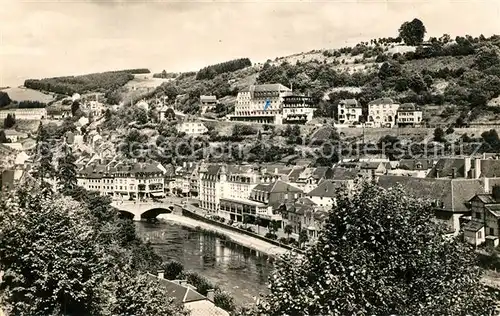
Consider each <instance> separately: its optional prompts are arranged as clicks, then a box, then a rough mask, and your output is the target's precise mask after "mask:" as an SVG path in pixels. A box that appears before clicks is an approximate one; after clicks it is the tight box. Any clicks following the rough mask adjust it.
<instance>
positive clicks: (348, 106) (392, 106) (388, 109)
mask: <svg viewBox="0 0 500 316" xmlns="http://www.w3.org/2000/svg"><path fill="white" fill-rule="evenodd" d="M337 114H338V121H339V123H340V124H346V125H353V124H358V123H361V122H362V120H363V118H364V115H363V107H362V106H361V104H360V103H359V102H358V101H357V100H355V99H346V100H342V101H340V102H339V105H338V109H337ZM421 124H422V110H421V109H420V108H419V107H417V106H416V105H415V104H413V103H404V104H399V103H396V102H394V101H393V100H392V99H390V98H381V99H376V100H373V101H371V102H369V103H368V118H367V120H366V125H367V126H372V127H393V126H398V127H404V126H418V125H421Z"/></svg>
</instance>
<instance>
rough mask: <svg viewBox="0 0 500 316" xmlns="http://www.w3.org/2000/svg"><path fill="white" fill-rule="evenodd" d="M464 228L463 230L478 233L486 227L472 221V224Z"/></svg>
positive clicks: (467, 224)
mask: <svg viewBox="0 0 500 316" xmlns="http://www.w3.org/2000/svg"><path fill="white" fill-rule="evenodd" d="M463 227H464V228H463V229H464V230H466V231H470V232H477V231H478V230H480V229H481V228H483V227H484V225H483V223H480V222H476V221H470V222H468V223H466V224H465V225H464V226H463Z"/></svg>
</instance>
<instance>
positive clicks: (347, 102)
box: [339, 99, 362, 109]
mask: <svg viewBox="0 0 500 316" xmlns="http://www.w3.org/2000/svg"><path fill="white" fill-rule="evenodd" d="M339 103H340V104H343V105H344V106H345V107H346V108H349V109H351V108H361V107H362V106H361V104H359V102H358V100H356V99H344V100H340V102H339Z"/></svg>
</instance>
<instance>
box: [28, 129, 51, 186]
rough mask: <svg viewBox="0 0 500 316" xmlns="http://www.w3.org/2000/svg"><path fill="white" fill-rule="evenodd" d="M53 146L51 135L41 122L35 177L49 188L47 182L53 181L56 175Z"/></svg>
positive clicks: (37, 138)
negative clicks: (50, 140)
mask: <svg viewBox="0 0 500 316" xmlns="http://www.w3.org/2000/svg"><path fill="white" fill-rule="evenodd" d="M53 156H54V155H53V152H52V146H51V144H50V142H49V134H48V132H47V130H46V129H45V128H44V126H43V124H42V123H41V122H40V125H39V127H38V132H37V137H36V156H35V164H34V166H33V172H32V174H33V176H34V177H35V178H36V179H38V180H39V181H40V182H41V183H42V187H44V188H45V189H48V188H49V185H48V183H47V182H46V180H48V179H52V178H53V176H54V174H55V169H54V165H53V163H52V159H53Z"/></svg>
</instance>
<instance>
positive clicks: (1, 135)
mask: <svg viewBox="0 0 500 316" xmlns="http://www.w3.org/2000/svg"><path fill="white" fill-rule="evenodd" d="M0 143H1V144H3V143H10V139H8V138H7V136H5V131H4V130H1V131H0Z"/></svg>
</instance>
